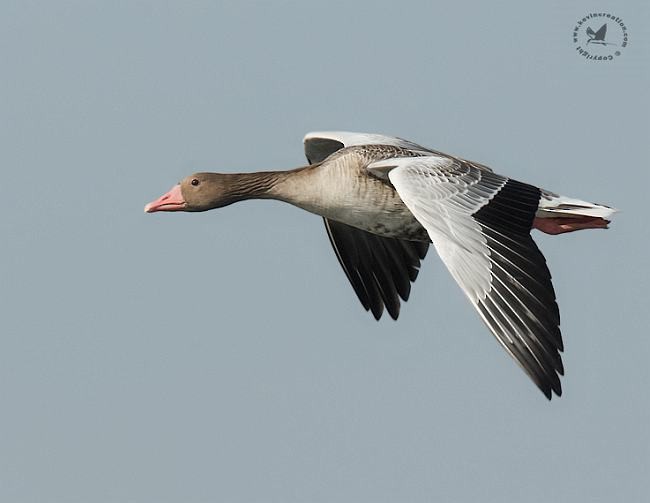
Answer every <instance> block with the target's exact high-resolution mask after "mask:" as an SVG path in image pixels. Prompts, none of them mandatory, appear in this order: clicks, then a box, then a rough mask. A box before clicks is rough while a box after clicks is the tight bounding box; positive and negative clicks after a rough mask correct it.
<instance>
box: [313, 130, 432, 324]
mask: <svg viewBox="0 0 650 503" xmlns="http://www.w3.org/2000/svg"><path fill="white" fill-rule="evenodd" d="M303 142H304V146H305V155H306V156H307V160H308V161H309V163H310V164H313V163H316V162H322V161H324V160H325V159H326V158H327V157H328V156H330V155H331V154H333V153H334V152H336V151H337V150H340V149H342V148H345V147H351V146H356V145H369V144H375V145H396V146H402V147H403V148H417V149H422V148H423V147H420V146H419V145H416V144H415V143H412V142H409V141H406V140H401V139H399V138H392V137H389V136H383V135H378V134H367V133H349V132H323V133H309V134H307V135H306V136H305V138H304V141H303ZM407 145H408V147H407ZM323 220H324V222H325V229H326V230H327V235H328V237H329V239H330V243H331V244H332V248H333V249H334V253H336V258H337V259H338V261H339V263H340V264H341V267H342V268H343V272H345V275H346V276H347V278H348V280H349V281H350V284H351V285H352V288H353V289H354V291H355V293H356V294H357V297H359V300H360V301H361V305H362V306H363V307H364V309H365V310H366V311H371V312H372V314H373V316H374V317H375V319H377V320H379V319H380V318H381V315H382V313H383V311H384V307H386V310H387V311H388V314H389V315H390V316H391V317H392V318H393V319H397V317H398V316H399V311H400V298H401V299H402V300H404V301H406V300H408V298H409V295H410V293H411V283H412V282H413V281H415V279H416V278H417V275H418V271H419V269H420V261H421V260H422V259H424V257H425V256H426V254H427V250H428V249H429V243H424V242H416V241H405V240H401V239H394V238H387V237H382V236H378V235H376V234H372V233H370V232H366V231H363V230H361V229H357V228H356V227H352V226H350V225H346V224H344V223H341V222H336V221H334V220H330V219H327V218H324V219H323Z"/></svg>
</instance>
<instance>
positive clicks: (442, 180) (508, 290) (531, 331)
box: [368, 155, 564, 399]
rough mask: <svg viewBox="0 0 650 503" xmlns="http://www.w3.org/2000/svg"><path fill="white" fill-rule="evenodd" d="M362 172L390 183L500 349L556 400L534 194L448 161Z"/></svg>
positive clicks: (558, 344) (551, 301)
mask: <svg viewBox="0 0 650 503" xmlns="http://www.w3.org/2000/svg"><path fill="white" fill-rule="evenodd" d="M368 169H369V170H370V172H371V173H373V174H375V175H376V176H379V177H386V176H387V177H388V178H389V179H390V181H391V182H392V184H393V185H394V187H395V189H396V190H397V192H398V193H399V195H400V197H401V198H402V200H403V201H404V203H405V204H406V206H407V207H408V208H409V209H410V210H411V212H412V213H413V215H414V216H415V218H417V219H418V221H419V222H420V223H421V224H422V225H423V226H424V227H425V228H426V230H427V232H428V233H429V236H430V238H431V241H432V242H433V245H434V246H435V248H436V250H437V252H438V254H439V255H440V258H441V259H442V261H443V262H444V264H445V265H446V266H447V268H448V269H449V272H450V273H451V275H452V276H453V278H454V279H455V280H456V282H457V283H458V284H459V285H460V287H461V289H462V290H463V292H464V293H465V295H466V296H467V298H468V299H469V300H470V302H471V303H472V305H473V306H474V307H475V308H476V310H477V311H478V313H479V315H480V316H481V318H482V319H483V321H484V322H485V323H486V325H487V326H488V328H489V329H490V331H491V332H492V333H493V334H494V336H495V337H496V338H497V340H498V341H499V342H500V343H501V345H502V346H503V347H504V348H505V349H506V351H507V352H508V353H509V354H510V355H511V356H512V357H513V358H514V359H515V360H516V361H517V363H518V364H519V365H520V366H521V367H522V369H523V370H524V371H525V372H526V373H527V374H528V376H529V377H530V378H531V379H532V380H533V381H534V382H535V384H536V385H537V386H538V387H539V389H540V390H541V391H542V392H543V393H544V394H545V395H546V396H547V398H549V399H550V398H551V393H552V392H555V394H556V395H558V396H559V395H560V394H561V393H562V388H561V385H560V379H559V375H562V374H563V372H564V370H563V367H562V360H561V356H560V351H562V349H563V346H562V337H561V334H560V328H559V324H560V316H559V310H558V307H557V303H556V301H555V292H554V290H553V285H552V283H551V275H550V273H549V270H548V268H547V266H546V261H545V259H544V256H543V255H542V254H541V252H540V251H539V249H538V248H537V246H536V245H535V242H534V241H533V239H532V238H531V236H530V229H531V226H532V222H533V219H534V217H535V212H536V211H537V207H538V204H539V199H540V190H539V189H538V188H536V187H533V186H531V185H527V184H524V183H521V182H517V181H515V180H511V179H508V178H506V177H503V176H500V175H497V174H495V173H492V172H490V171H486V170H484V169H481V168H480V167H478V166H475V165H473V164H472V163H469V162H465V161H462V160H460V159H456V158H452V157H448V156H438V155H435V156H427V157H415V158H398V159H388V160H384V161H378V162H376V163H373V164H370V166H369V167H368Z"/></svg>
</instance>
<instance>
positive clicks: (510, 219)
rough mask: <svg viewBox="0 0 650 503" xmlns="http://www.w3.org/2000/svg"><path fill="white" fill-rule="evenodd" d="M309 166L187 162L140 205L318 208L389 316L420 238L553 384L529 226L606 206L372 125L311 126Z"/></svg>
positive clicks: (561, 222)
mask: <svg viewBox="0 0 650 503" xmlns="http://www.w3.org/2000/svg"><path fill="white" fill-rule="evenodd" d="M303 142H304V148H305V154H306V156H307V160H308V161H309V165H308V166H304V167H300V168H297V169H293V170H289V171H265V172H257V173H239V174H236V173H228V174H221V173H195V174H193V175H190V176H188V177H187V178H185V179H183V180H182V181H181V182H180V183H179V184H177V185H175V186H174V187H172V189H171V190H170V191H169V192H167V193H166V194H164V195H163V196H161V197H160V198H158V199H156V200H155V201H153V202H151V203H149V204H147V205H146V206H145V208H144V210H145V212H147V213H153V212H157V211H206V210H211V209H214V208H220V207H223V206H227V205H229V204H232V203H234V202H237V201H242V200H245V199H276V200H280V201H285V202H288V203H290V204H293V205H295V206H298V207H299V208H302V209H304V210H307V211H309V212H312V213H315V214H317V215H320V216H322V217H323V219H324V221H325V228H326V230H327V234H328V236H329V239H330V242H331V244H332V247H333V248H334V252H335V253H336V256H337V258H338V260H339V262H340V264H341V267H342V268H343V271H344V272H345V274H346V276H347V278H348V280H349V281H350V283H351V284H352V287H353V289H354V291H355V292H356V294H357V296H358V297H359V300H360V301H361V304H362V305H363V307H364V308H365V309H366V310H370V311H371V312H372V314H373V316H374V317H375V318H376V319H377V320H379V319H380V317H381V315H382V313H383V310H384V308H385V309H386V310H387V311H388V314H389V315H390V316H391V317H392V318H393V319H397V317H398V315H399V311H400V298H401V299H402V300H404V301H406V300H408V298H409V294H410V291H411V283H412V282H414V281H415V279H416V277H417V275H418V271H419V267H420V261H421V260H422V259H424V257H425V255H426V254H427V251H428V248H429V244H430V243H433V246H434V248H435V249H436V251H437V252H438V255H439V256H440V258H441V259H442V261H443V263H444V264H445V265H446V266H447V269H448V270H449V272H450V273H451V275H452V277H453V278H454V279H455V280H456V282H457V283H458V284H459V286H460V287H461V289H462V290H463V292H464V293H465V295H466V296H467V298H468V299H469V301H470V302H471V303H472V305H473V306H474V308H475V309H476V311H477V312H478V314H479V316H480V317H481V318H482V319H483V321H484V322H485V324H486V325H487V327H488V328H489V329H490V331H491V332H492V334H493V335H494V336H495V337H496V339H497V340H498V341H499V343H500V344H501V345H502V346H503V348H504V349H505V350H506V351H507V352H508V353H509V354H510V356H512V357H513V358H514V359H515V361H516V362H517V363H518V364H519V365H520V366H521V368H522V369H523V370H524V371H525V372H526V374H527V375H528V376H529V377H530V378H531V379H532V381H533V382H534V383H535V384H536V385H537V387H538V388H539V389H540V390H541V391H542V392H543V393H544V395H545V396H546V397H547V398H548V399H551V397H552V393H555V394H556V395H557V396H560V395H561V394H562V388H561V384H560V378H559V376H560V375H563V373H564V369H563V365H562V359H561V356H560V352H561V351H562V350H563V343H562V336H561V333H560V327H559V325H560V314H559V310H558V306H557V303H556V301H555V292H554V290H553V285H552V283H551V275H550V273H549V270H548V268H547V266H546V261H545V259H544V256H543V255H542V254H541V252H540V251H539V249H538V248H537V246H536V244H535V242H534V241H533V239H532V237H531V235H530V231H531V229H538V230H540V231H542V232H545V233H548V234H562V233H565V232H572V231H576V230H581V229H592V228H596V229H597V228H607V226H608V223H609V221H610V218H611V216H612V214H613V213H614V212H615V211H616V210H614V209H613V208H609V207H607V206H602V205H599V204H593V203H588V202H584V201H580V200H578V199H572V198H568V197H564V196H560V195H557V194H554V193H552V192H549V191H547V190H543V189H539V188H537V187H534V186H532V185H529V184H526V183H523V182H519V181H517V180H514V179H511V178H508V177H505V176H502V175H498V174H496V173H494V172H493V171H492V170H491V169H490V168H488V167H487V166H484V165H482V164H478V163H476V162H473V161H468V160H466V159H461V158H459V157H455V156H452V155H448V154H444V153H442V152H438V151H436V150H432V149H429V148H426V147H422V146H420V145H418V144H416V143H413V142H410V141H407V140H403V139H401V138H395V137H390V136H384V135H379V134H368V133H351V132H317V133H309V134H307V135H306V136H305V138H304V141H303Z"/></svg>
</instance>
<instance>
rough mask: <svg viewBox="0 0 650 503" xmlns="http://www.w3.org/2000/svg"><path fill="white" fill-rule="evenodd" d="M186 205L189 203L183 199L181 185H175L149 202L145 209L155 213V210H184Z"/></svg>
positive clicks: (147, 211)
mask: <svg viewBox="0 0 650 503" xmlns="http://www.w3.org/2000/svg"><path fill="white" fill-rule="evenodd" d="M186 206H187V203H186V202H185V199H183V194H182V193H181V186H180V185H174V186H173V187H172V188H171V190H170V191H169V192H167V194H165V195H162V196H160V197H159V198H158V199H156V200H155V201H152V202H150V203H149V204H147V205H146V206H145V207H144V211H145V213H153V212H155V211H183V210H184V209H185V207H186Z"/></svg>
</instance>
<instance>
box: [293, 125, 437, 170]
mask: <svg viewBox="0 0 650 503" xmlns="http://www.w3.org/2000/svg"><path fill="white" fill-rule="evenodd" d="M302 141H303V144H304V146H305V155H306V156H307V160H308V161H309V164H314V163H315V162H321V161H324V160H325V159H326V158H327V157H328V156H330V155H331V154H333V153H334V152H336V151H337V150H340V149H342V148H345V147H355V146H359V145H391V146H393V147H400V148H405V149H408V150H413V151H416V152H423V153H424V152H434V151H433V150H430V149H427V148H425V147H422V146H420V145H418V144H417V143H413V142H412V141H408V140H403V139H402V138H396V137H394V136H386V135H382V134H375V133H352V132H350V131H318V132H312V133H307V134H306V135H305V137H304V138H303V140H302Z"/></svg>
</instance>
